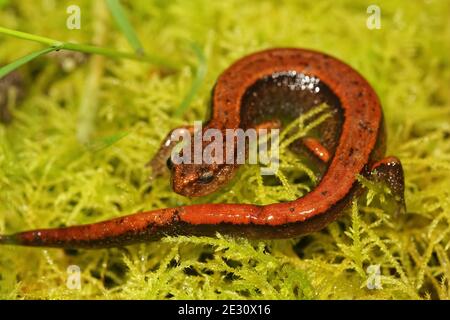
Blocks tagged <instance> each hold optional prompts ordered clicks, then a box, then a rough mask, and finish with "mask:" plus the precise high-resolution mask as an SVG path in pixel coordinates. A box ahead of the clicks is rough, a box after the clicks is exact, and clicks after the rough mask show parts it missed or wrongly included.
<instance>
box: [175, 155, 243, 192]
mask: <svg viewBox="0 0 450 320" xmlns="http://www.w3.org/2000/svg"><path fill="white" fill-rule="evenodd" d="M171 166H172V188H173V190H174V191H175V192H176V193H178V194H181V195H183V196H186V197H200V196H204V195H207V194H210V193H213V192H215V191H217V190H218V189H220V188H221V187H223V186H224V185H226V184H227V183H228V182H229V181H230V180H231V179H232V178H233V176H234V173H235V171H236V166H235V165H231V164H215V163H213V164H173V165H171Z"/></svg>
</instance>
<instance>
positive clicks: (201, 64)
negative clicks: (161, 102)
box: [174, 44, 207, 117]
mask: <svg viewBox="0 0 450 320" xmlns="http://www.w3.org/2000/svg"><path fill="white" fill-rule="evenodd" d="M192 48H193V49H194V52H195V54H196V56H197V58H198V66H197V73H196V74H195V79H194V81H193V82H192V86H191V88H190V89H189V91H188V93H187V94H186V96H185V97H184V98H183V101H181V103H180V105H179V106H178V108H177V109H176V110H175V112H174V116H175V117H181V116H182V115H183V114H184V113H185V112H186V109H187V108H188V107H189V105H190V104H191V102H192V100H193V99H194V97H195V95H196V94H197V93H198V91H199V90H200V87H201V85H202V83H203V80H204V79H205V76H206V70H207V63H206V57H205V55H204V53H203V51H202V49H200V47H198V46H197V45H195V44H194V45H192Z"/></svg>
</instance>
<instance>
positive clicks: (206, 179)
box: [198, 171, 214, 184]
mask: <svg viewBox="0 0 450 320" xmlns="http://www.w3.org/2000/svg"><path fill="white" fill-rule="evenodd" d="M213 179H214V173H213V172H212V171H206V172H204V173H202V174H201V175H200V176H199V177H198V182H199V183H201V184H208V183H210V182H211V181H213Z"/></svg>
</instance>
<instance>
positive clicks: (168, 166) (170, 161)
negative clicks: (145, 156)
mask: <svg viewBox="0 0 450 320" xmlns="http://www.w3.org/2000/svg"><path fill="white" fill-rule="evenodd" d="M166 165H167V168H169V170H172V168H173V162H172V159H171V158H168V159H167V161H166Z"/></svg>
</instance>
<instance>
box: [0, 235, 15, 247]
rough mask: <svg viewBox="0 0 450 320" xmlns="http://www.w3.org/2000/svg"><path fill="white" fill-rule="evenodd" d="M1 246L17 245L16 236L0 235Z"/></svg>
mask: <svg viewBox="0 0 450 320" xmlns="http://www.w3.org/2000/svg"><path fill="white" fill-rule="evenodd" d="M2 244H17V239H16V236H15V235H1V234H0V245H2Z"/></svg>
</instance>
